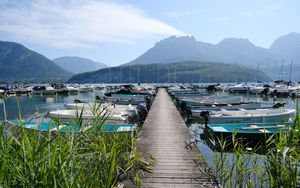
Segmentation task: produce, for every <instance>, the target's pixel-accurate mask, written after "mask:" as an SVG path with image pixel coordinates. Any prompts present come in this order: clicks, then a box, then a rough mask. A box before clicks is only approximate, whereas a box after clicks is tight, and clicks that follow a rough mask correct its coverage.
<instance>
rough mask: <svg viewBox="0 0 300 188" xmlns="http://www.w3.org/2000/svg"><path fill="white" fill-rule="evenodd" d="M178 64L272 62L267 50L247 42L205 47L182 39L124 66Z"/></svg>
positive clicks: (159, 46) (162, 44)
mask: <svg viewBox="0 0 300 188" xmlns="http://www.w3.org/2000/svg"><path fill="white" fill-rule="evenodd" d="M179 61H209V62H223V63H237V64H243V65H250V66H254V65H255V66H256V65H257V63H259V62H261V63H271V62H274V59H273V57H272V56H271V54H270V52H269V51H268V50H267V49H264V48H261V47H258V46H255V45H254V44H252V43H251V42H250V41H249V40H247V39H236V38H228V39H224V40H223V41H221V42H220V43H218V44H209V43H204V42H199V41H196V40H195V38H194V37H188V36H185V37H170V38H167V39H165V40H162V41H160V42H158V43H156V44H155V46H154V47H153V48H151V49H149V50H148V51H147V52H145V53H144V54H142V55H141V56H140V57H138V58H137V59H135V60H133V61H131V62H129V63H126V64H125V65H128V64H149V63H169V62H179Z"/></svg>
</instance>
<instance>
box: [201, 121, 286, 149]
mask: <svg viewBox="0 0 300 188" xmlns="http://www.w3.org/2000/svg"><path fill="white" fill-rule="evenodd" d="M290 125H291V124H290V123H285V124H283V123H274V122H273V123H236V124H230V123H228V124H208V125H207V126H205V128H204V133H205V136H206V137H207V138H209V139H206V140H207V141H209V143H208V144H209V145H211V144H213V145H214V147H220V145H222V143H225V141H226V143H227V145H226V146H225V147H227V149H232V147H233V145H234V143H232V141H233V139H232V137H234V138H235V140H238V142H240V143H242V144H243V145H244V146H247V147H255V146H257V145H264V144H266V140H268V139H269V138H270V137H272V136H274V135H276V134H279V133H281V132H282V133H285V132H286V131H288V130H289V126H290Z"/></svg>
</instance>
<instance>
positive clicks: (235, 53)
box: [215, 38, 274, 67]
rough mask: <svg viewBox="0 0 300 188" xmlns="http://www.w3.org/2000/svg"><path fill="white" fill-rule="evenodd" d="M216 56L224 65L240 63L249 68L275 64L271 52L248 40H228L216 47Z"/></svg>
mask: <svg viewBox="0 0 300 188" xmlns="http://www.w3.org/2000/svg"><path fill="white" fill-rule="evenodd" d="M215 48H216V50H215V52H216V53H215V54H216V56H218V57H219V59H221V62H224V63H238V64H243V65H247V66H252V67H253V66H255V67H256V66H257V64H258V63H261V64H269V63H273V62H274V58H273V57H272V55H271V54H270V52H269V51H268V50H267V49H265V48H261V47H258V46H255V45H254V44H252V43H251V42H250V41H249V40H248V39H237V38H228V39H224V40H222V41H221V42H220V43H219V44H217V45H215Z"/></svg>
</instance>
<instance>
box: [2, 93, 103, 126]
mask: <svg viewBox="0 0 300 188" xmlns="http://www.w3.org/2000/svg"><path fill="white" fill-rule="evenodd" d="M103 93H104V91H103V90H100V91H96V92H90V93H79V94H78V95H51V96H50V95H44V96H39V95H32V96H10V97H7V98H6V99H5V104H6V111H7V115H8V119H17V118H18V114H19V110H20V112H21V114H22V117H27V116H30V115H32V114H34V113H36V112H39V113H46V112H48V111H50V110H56V109H58V108H59V109H61V108H64V105H65V104H67V103H73V101H74V100H75V99H80V100H83V101H93V100H94V99H95V96H96V95H99V96H102V95H103ZM3 120H4V113H3V103H0V121H3Z"/></svg>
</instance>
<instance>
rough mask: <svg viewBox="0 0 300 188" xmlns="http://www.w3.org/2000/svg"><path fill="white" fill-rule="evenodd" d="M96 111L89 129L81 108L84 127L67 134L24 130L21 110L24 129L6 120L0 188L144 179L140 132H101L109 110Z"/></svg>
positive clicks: (0, 134) (1, 133) (0, 143)
mask: <svg viewBox="0 0 300 188" xmlns="http://www.w3.org/2000/svg"><path fill="white" fill-rule="evenodd" d="M95 109H97V110H93V111H94V116H95V117H94V118H93V122H92V123H91V125H90V126H89V127H88V129H84V128H85V125H83V124H82V122H83V121H82V113H83V111H81V112H80V113H79V114H78V118H77V119H76V120H75V122H74V125H78V123H79V125H80V126H81V130H83V131H76V130H75V126H73V127H72V131H69V132H61V131H55V132H53V131H51V130H50V128H49V130H48V131H47V132H41V131H38V130H33V129H26V128H25V127H24V124H23V123H22V122H23V121H22V116H21V113H20V115H19V120H20V122H21V125H20V127H18V126H7V125H6V124H5V123H3V124H2V125H1V126H0V186H2V187H115V186H117V185H118V183H119V182H121V181H122V180H124V179H132V180H135V181H138V183H140V178H139V176H138V174H139V172H140V171H141V170H145V171H150V169H149V167H148V163H147V162H146V161H145V160H144V159H143V157H142V156H141V154H140V153H139V152H138V151H137V150H136V148H135V141H136V134H128V133H121V134H120V133H105V132H103V131H101V130H102V129H101V127H102V125H103V123H104V122H105V119H106V118H107V116H108V113H106V112H105V113H104V112H103V110H100V108H98V107H96V106H95ZM60 123H61V122H60V121H59V120H58V122H57V127H59V125H60ZM70 126H72V125H70ZM95 130H96V131H95Z"/></svg>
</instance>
